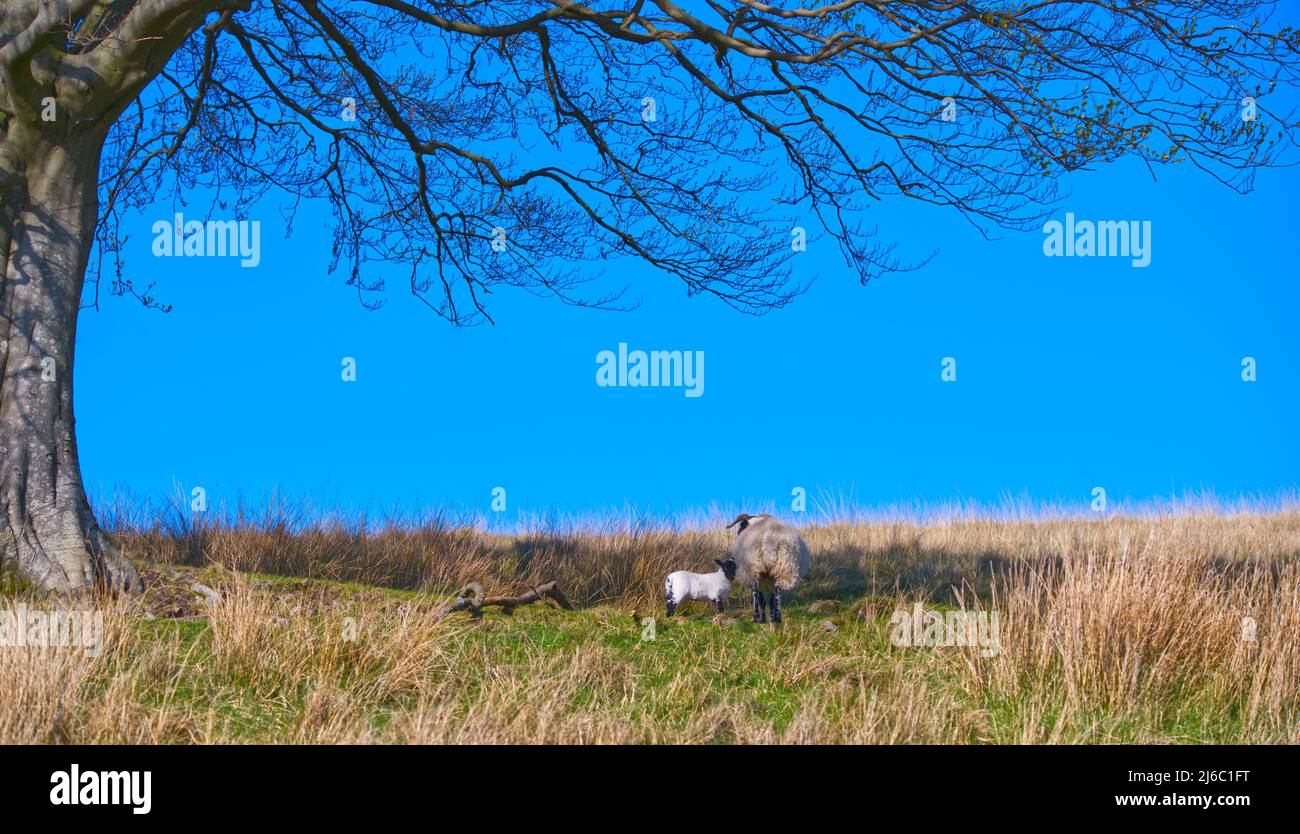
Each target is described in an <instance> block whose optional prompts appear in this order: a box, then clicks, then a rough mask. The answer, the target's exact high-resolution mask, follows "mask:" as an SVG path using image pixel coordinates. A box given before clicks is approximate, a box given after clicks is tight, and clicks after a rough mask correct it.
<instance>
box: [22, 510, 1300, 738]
mask: <svg viewBox="0 0 1300 834" xmlns="http://www.w3.org/2000/svg"><path fill="white" fill-rule="evenodd" d="M804 532H805V536H806V538H807V540H808V542H809V545H810V547H811V549H812V552H813V555H814V570H813V573H812V575H811V576H810V578H809V581H808V582H807V583H806V585H805V586H804V587H803V588H802V589H801V591H800V593H799V595H798V596H799V600H800V602H801V603H805V604H806V603H808V602H810V601H811V600H814V599H831V600H836V601H838V603H839V605H838V608H837V609H836V613H833V614H829V615H825V616H823V615H820V614H819V615H816V616H811V615H809V614H807V613H806V609H805V608H804V607H803V605H802V604H800V602H797V603H796V604H795V605H794V606H793V607H792V608H791V618H790V620H789V622H788V624H787V627H786V629H785V631H784V632H782V633H780V634H777V635H773V634H770V633H768V632H766V631H763V630H756V629H753V628H751V627H749V626H747V625H746V626H739V627H732V628H722V627H718V626H714V625H713V624H711V623H710V622H708V620H707V618H704V617H701V618H699V621H698V622H689V623H684V624H674V623H661V626H660V628H661V632H660V635H659V637H658V639H657V640H656V641H655V642H654V643H643V642H642V641H641V640H640V634H639V633H640V628H641V627H640V625H639V624H638V623H637V622H636V621H635V619H634V617H632V616H629V615H630V614H631V613H632V612H636V611H640V612H642V613H644V612H646V611H647V610H649V611H654V610H657V604H658V583H659V582H660V581H661V577H662V576H663V574H664V573H666V572H667V571H669V570H671V569H677V568H681V567H690V566H695V565H698V566H700V567H703V566H704V565H705V564H707V563H708V562H709V561H710V560H711V559H712V558H713V556H714V555H716V554H717V553H719V552H721V551H722V550H723V549H725V547H726V545H727V543H728V537H727V535H726V533H725V532H724V531H722V530H711V531H685V532H673V531H670V530H650V529H646V530H637V529H624V530H611V531H604V532H602V531H599V530H586V531H582V532H575V533H565V532H558V531H550V532H547V531H541V532H538V533H535V534H531V535H525V536H514V537H512V536H500V535H492V534H488V533H485V532H482V531H480V530H475V529H473V528H471V527H468V526H463V527H457V526H454V525H443V526H431V527H428V528H417V529H405V530H381V531H377V532H370V531H366V530H362V529H350V530H349V529H344V528H339V529H319V530H309V531H299V532H296V533H294V532H289V531H288V530H282V531H275V530H257V529H239V528H238V527H237V526H234V525H231V526H227V527H218V528H211V529H207V530H204V531H202V536H203V538H202V539H201V545H202V546H201V547H200V548H199V549H198V550H197V551H192V550H190V549H189V548H190V545H189V544H188V543H187V542H186V541H185V540H184V539H183V538H180V537H176V536H170V535H168V534H167V533H166V532H165V531H159V530H153V531H134V532H131V531H128V533H127V535H126V536H125V537H124V538H125V539H126V540H127V542H128V546H129V547H130V548H131V550H132V552H133V553H135V554H136V555H137V557H138V556H139V554H141V553H147V554H148V555H149V557H151V558H153V559H156V560H159V561H162V562H173V563H181V564H185V563H193V562H195V561H198V562H200V563H201V564H203V565H206V566H207V567H206V568H205V570H206V571H207V572H208V574H209V575H212V576H215V577H216V579H214V580H210V581H213V582H215V583H216V584H218V585H219V587H220V588H221V590H222V592H223V595H224V602H223V603H222V605H220V606H219V607H217V608H216V609H214V610H213V611H212V613H211V615H210V616H209V618H208V620H207V621H206V622H197V623H179V624H167V623H161V622H153V623H150V622H143V621H142V620H141V612H140V611H139V610H138V608H134V607H133V605H134V603H132V602H130V601H120V602H117V603H113V604H112V605H110V606H109V607H108V609H107V610H106V611H105V616H106V631H107V643H106V645H105V647H104V650H103V651H102V652H101V653H100V654H99V655H98V656H97V657H88V656H86V655H85V654H84V653H80V652H79V651H77V650H70V649H16V648H12V647H10V648H0V740H3V741H10V742H12V741H37V742H40V741H47V740H49V741H74V742H108V741H122V742H141V743H166V742H221V741H245V740H256V741H285V742H303V743H315V742H333V741H343V742H368V741H381V742H391V741H396V742H467V741H468V742H489V743H490V742H538V743H545V742H630V741H636V742H652V743H654V742H685V743H696V742H699V743H704V742H756V743H757V742H764V743H765V742H770V741H786V742H814V743H815V742H870V743H876V742H885V743H894V742H1025V743H1057V742H1112V741H1161V742H1178V741H1198V742H1199V741H1218V742H1264V743H1275V742H1290V743H1296V742H1300V514H1296V513H1277V514H1271V515H1264V516H1256V515H1249V514H1242V515H1236V516H1230V517H1223V516H1215V515H1179V516H1170V517H1160V518H1145V519H1142V518H1127V519H1126V518H1111V519H1106V520H1101V521H1084V520H1077V519H1064V520H1051V521H1043V522H1034V521H999V520H988V519H984V520H980V519H971V520H964V521H951V522H948V523H933V524H926V525H916V524H908V523H902V522H896V523H878V524H835V525H827V526H819V527H812V528H808V529H806V530H805V531H804ZM196 554H197V555H196ZM243 571H252V572H257V573H273V574H282V575H296V576H313V577H328V578H334V579H345V580H349V581H352V582H358V583H374V584H378V585H389V586H393V587H398V588H409V589H434V590H439V589H444V590H445V589H448V588H452V587H454V586H457V585H460V584H462V583H463V582H465V581H468V580H477V581H484V582H485V583H486V584H488V585H489V586H491V587H495V588H500V589H505V588H508V587H511V586H514V585H517V584H519V583H522V582H528V581H534V580H536V579H542V578H546V579H550V578H554V579H558V580H559V581H560V582H561V583H562V585H563V587H564V588H565V589H566V591H567V592H569V594H570V596H571V597H572V598H573V599H574V600H575V601H576V602H579V603H580V605H581V608H582V610H579V611H578V612H574V613H568V612H558V611H545V610H535V609H523V610H521V611H520V612H519V613H517V614H516V616H515V617H514V618H509V619H507V618H502V617H496V616H489V617H488V619H487V620H485V621H482V622H470V621H468V620H467V619H456V618H448V619H444V620H441V621H439V620H437V619H436V616H435V609H436V600H435V599H433V598H431V597H429V596H426V595H399V594H392V593H384V592H379V591H364V590H359V591H356V592H355V593H351V592H349V593H342V592H339V593H335V594H333V596H331V597H329V598H328V600H326V603H327V604H317V602H316V601H309V600H306V598H305V597H303V595H302V594H301V593H298V594H286V593H285V591H284V587H285V586H284V583H275V582H269V581H263V580H259V579H256V578H253V577H250V576H248V575H246V574H245V573H242V572H243ZM863 597H866V598H867V603H868V604H866V605H863V606H862V610H863V611H864V615H859V614H858V613H857V611H858V610H859V606H858V601H859V600H860V599H861V598H863ZM918 600H921V601H926V602H928V603H930V604H939V603H946V604H949V605H958V606H961V607H965V608H968V609H976V608H981V609H987V610H992V611H996V612H997V613H998V615H999V622H1000V626H1001V630H1000V651H999V652H998V653H997V654H996V655H994V656H992V657H986V656H983V655H982V654H981V652H980V650H979V648H978V647H944V648H918V647H902V646H895V645H892V644H891V642H890V640H889V635H890V631H891V626H890V623H889V622H888V618H889V614H890V612H891V611H892V610H893V609H895V608H905V607H908V606H910V605H911V604H912V603H913V602H915V601H918ZM15 604H16V603H15V602H14V601H12V600H4V601H0V605H7V606H10V608H12V606H13V605H15ZM734 604H735V605H737V606H738V607H741V606H742V603H734ZM647 605H653V606H655V608H649V609H647V607H646V606H647ZM737 613H741V612H737ZM864 617H865V618H864ZM824 618H829V619H831V620H832V621H833V622H834V624H835V625H836V626H837V629H836V630H835V631H827V630H825V629H823V627H822V625H821V620H822V619H824ZM1246 618H1250V620H1251V621H1253V623H1254V633H1253V634H1250V633H1249V629H1247V628H1245V627H1244V626H1243V622H1244V621H1245V619H1246ZM350 633H351V634H352V635H354V636H355V637H356V639H350V638H349V636H348V635H349V634H350ZM1252 637H1253V639H1250V638H1252Z"/></svg>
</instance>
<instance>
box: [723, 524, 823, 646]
mask: <svg viewBox="0 0 1300 834" xmlns="http://www.w3.org/2000/svg"><path fill="white" fill-rule="evenodd" d="M737 525H739V527H740V529H739V530H737V531H736V540H735V541H734V542H732V545H731V558H733V559H735V560H736V581H737V582H742V583H744V584H746V585H750V586H751V587H752V588H753V589H754V622H756V623H765V622H767V612H768V608H769V606H770V608H771V611H772V622H773V623H776V624H778V625H779V624H780V622H781V592H782V591H790V590H793V589H794V586H796V585H798V584H799V582H800V580H802V579H803V578H804V577H805V576H807V575H808V568H809V567H810V565H811V561H812V560H811V559H810V558H809V555H808V545H807V544H805V543H804V540H803V539H802V538H801V537H800V536H799V534H798V533H796V532H795V531H794V528H792V527H788V526H786V525H785V524H783V523H781V522H780V521H779V520H777V519H775V518H773V517H772V516H770V515H765V514H764V515H747V514H745V513H741V514H740V515H738V516H736V518H735V520H734V521H732V522H731V523H730V524H728V525H727V529H731V528H732V527H736V526H737Z"/></svg>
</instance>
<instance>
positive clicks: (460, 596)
mask: <svg viewBox="0 0 1300 834" xmlns="http://www.w3.org/2000/svg"><path fill="white" fill-rule="evenodd" d="M540 599H549V600H551V601H552V602H554V603H555V604H556V605H558V606H560V607H561V608H563V609H564V610H566V611H572V610H573V604H572V603H570V602H569V599H568V597H566V596H565V595H564V592H563V591H561V590H560V588H559V585H558V584H557V583H555V582H544V583H542V584H541V585H537V586H536V587H534V588H532V590H529V591H526V592H524V593H522V594H520V595H519V596H517V597H484V596H483V586H482V585H480V584H478V583H477V582H471V583H470V584H468V585H466V586H465V587H464V588H461V589H460V590H459V591H457V592H456V601H455V602H452V603H449V604H448V605H446V606H445V607H444V608H443V609H442V610H441V611H439V612H438V616H437V619H439V620H441V619H442V618H443V617H445V616H447V615H448V614H454V613H455V612H457V611H468V612H469V615H470V617H472V618H473V619H475V620H477V619H479V618H481V617H482V616H483V609H484V608H487V607H488V606H495V607H497V608H500V609H501V611H502V613H504V614H505V615H506V616H507V617H508V616H510V615H512V614H514V612H515V609H516V608H518V607H519V606H521V605H530V604H531V603H534V602H537V601H538V600H540Z"/></svg>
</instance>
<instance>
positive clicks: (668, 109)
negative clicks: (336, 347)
mask: <svg viewBox="0 0 1300 834" xmlns="http://www.w3.org/2000/svg"><path fill="white" fill-rule="evenodd" d="M616 5H617V6H619V7H618V8H614V6H616ZM686 5H687V6H690V7H691V8H689V9H688V8H686V7H685V6H681V5H677V4H675V3H673V2H669V0H651V2H646V0H627V2H626V3H622V4H612V3H600V4H592V5H583V4H582V3H577V2H567V0H550V2H512V1H511V0H490V2H489V0H460V1H459V2H435V1H434V0H349V1H347V2H345V0H5V2H4V3H3V5H0V270H2V272H3V299H4V301H3V322H2V323H0V326H2V327H3V329H4V334H3V340H4V341H3V355H2V361H3V387H2V388H0V445H2V446H3V448H2V449H0V451H2V452H3V459H4V471H3V475H0V501H2V502H3V513H2V520H0V561H3V563H4V565H5V567H6V568H7V569H15V568H16V569H17V571H18V572H20V573H21V574H22V575H23V576H25V577H27V578H28V579H29V580H31V581H32V582H34V583H36V584H38V585H40V586H43V587H46V588H49V589H53V590H58V591H65V592H79V591H83V590H85V589H88V588H92V587H95V586H96V585H99V586H107V587H112V588H116V589H126V590H134V589H136V588H138V587H139V579H138V577H137V574H136V572H135V570H134V569H133V568H132V566H131V565H130V563H129V561H128V560H127V559H125V558H124V557H123V555H122V554H121V553H120V552H119V551H118V550H117V548H116V547H114V545H113V544H112V542H111V541H110V540H109V539H108V537H107V536H105V535H104V534H103V533H102V532H101V531H100V530H99V527H98V525H97V523H96V521H95V518H94V514H93V512H92V511H91V508H90V506H89V503H88V502H87V499H86V496H85V491H84V488H83V485H82V477H81V472H80V469H79V466H78V463H77V448H76V440H75V436H74V432H73V409H72V405H73V399H72V361H73V346H74V341H75V330H76V322H77V316H78V313H79V311H80V310H81V309H82V308H83V307H85V306H94V305H96V304H98V303H99V301H100V298H101V292H100V290H101V284H102V283H103V279H104V278H107V281H108V282H107V285H106V286H105V289H106V291H107V292H106V294H116V295H130V296H134V297H136V298H138V299H139V300H140V301H142V302H143V303H145V304H149V305H157V304H158V302H157V301H156V300H155V299H154V298H153V297H152V293H151V291H150V288H149V286H148V285H145V286H143V287H141V286H137V284H136V282H135V281H133V280H132V277H131V276H129V275H127V274H126V273H125V271H124V269H123V264H122V261H121V260H120V258H119V257H118V253H119V252H120V250H121V246H122V243H123V240H122V232H121V226H120V222H121V219H122V218H123V217H124V216H126V215H129V214H130V213H132V212H135V211H139V210H142V209H147V208H151V207H154V206H157V205H158V204H159V202H165V201H168V200H170V201H172V202H174V203H175V204H177V205H184V204H186V195H189V194H194V193H202V194H208V195H215V198H214V199H213V201H212V205H211V207H209V208H208V209H207V211H208V212H209V216H211V212H213V211H214V210H216V209H220V210H221V211H222V212H224V213H225V215H226V216H230V215H231V214H234V215H236V216H245V215H246V214H247V212H248V211H249V209H250V207H252V206H253V205H254V204H255V203H256V202H257V201H258V200H260V199H262V198H263V197H265V196H266V195H268V194H272V193H274V194H278V195H280V197H281V205H282V207H283V208H282V210H283V211H284V213H285V216H286V218H287V220H288V222H290V223H292V220H293V217H294V212H295V210H296V208H297V206H298V205H300V204H301V203H303V202H304V201H309V200H315V201H323V202H325V203H327V204H328V205H329V206H330V208H331V211H332V218H333V224H332V243H333V266H334V267H335V268H342V269H344V270H346V275H347V281H348V282H349V284H351V285H352V286H354V287H355V288H356V291H357V293H358V295H359V296H360V297H361V299H362V302H363V303H365V304H368V305H372V306H377V305H378V304H379V303H381V296H380V295H379V293H380V291H381V290H383V289H384V286H385V283H386V281H388V280H390V279H391V278H392V277H393V276H397V277H398V278H399V279H400V280H402V281H403V282H406V281H409V285H410V290H411V292H413V293H414V294H415V295H416V296H418V297H419V298H421V299H423V300H424V301H425V302H426V303H428V304H429V306H430V307H431V308H432V309H433V310H434V311H436V312H437V313H438V314H439V315H442V316H444V317H445V318H447V319H448V320H450V321H451V322H453V323H456V324H473V323H475V322H478V321H484V320H487V321H490V318H489V315H490V314H489V311H488V305H487V301H488V297H489V296H490V295H491V294H492V293H494V292H496V291H498V290H499V289H501V288H503V287H515V288H521V289H524V290H527V291H530V292H535V293H541V294H547V295H552V296H555V297H557V298H559V299H561V300H562V301H565V302H567V303H574V304H591V305H599V306H618V305H619V304H620V303H621V300H620V299H621V297H622V290H621V289H617V288H616V289H612V290H611V289H609V288H607V287H605V286H603V285H597V286H598V288H595V289H593V288H591V287H589V286H584V283H585V282H586V281H587V280H588V279H590V278H591V277H593V276H594V275H595V274H596V271H594V270H593V269H592V264H593V262H599V261H603V260H606V259H611V258H621V257H633V258H638V259H641V260H643V261H645V262H648V263H650V264H653V265H654V266H655V267H657V268H658V269H659V270H661V271H662V272H663V273H666V274H667V275H671V276H674V277H675V278H677V279H680V280H681V281H682V282H683V283H684V285H685V288H686V290H687V292H688V293H691V294H697V293H707V294H710V295H713V296H715V297H716V298H717V299H720V300H721V301H723V302H724V303H726V304H729V305H731V306H733V307H736V308H738V309H740V310H743V311H748V312H758V311H762V310H764V309H767V308H770V307H773V306H779V305H781V304H784V303H786V302H787V301H788V300H789V299H790V298H791V297H792V296H794V295H795V294H797V293H798V292H799V290H800V289H801V288H802V287H801V285H799V284H798V283H797V282H795V281H792V280H791V277H790V261H789V258H790V255H791V246H790V235H791V230H792V227H793V226H794V225H795V224H796V223H800V224H804V225H807V226H809V227H811V229H812V230H813V232H814V233H815V234H821V235H825V236H828V237H829V238H830V239H832V240H833V241H834V242H835V243H836V244H837V246H838V249H839V251H840V252H841V253H842V254H843V257H844V258H845V260H846V262H847V263H848V264H849V265H850V266H851V267H852V268H853V269H854V270H855V271H856V273H857V274H858V275H859V276H860V278H861V280H862V281H864V282H865V281H867V280H869V279H871V278H872V277H874V276H877V275H879V274H882V273H885V272H888V271H891V270H896V269H901V268H905V267H907V266H916V265H917V264H918V263H919V262H922V261H923V260H924V255H923V254H922V255H920V257H918V258H913V259H911V260H910V261H903V260H899V259H896V257H895V255H894V253H893V246H892V244H891V243H890V242H888V241H881V240H879V239H878V238H877V236H876V235H875V234H874V233H873V231H872V230H871V229H870V228H869V227H867V226H864V225H863V224H864V222H865V220H866V215H867V212H868V211H869V209H870V208H871V207H872V206H874V205H876V204H882V205H883V204H884V203H885V201H886V199H887V198H910V199H913V200H920V201H924V202H927V203H933V204H937V205H941V206H948V207H951V208H952V209H955V210H956V211H958V212H961V213H962V214H963V215H964V216H965V217H966V218H968V219H969V220H970V222H971V223H973V224H974V225H976V226H977V227H978V228H980V229H992V228H996V227H1000V228H1013V229H1014V228H1026V227H1028V226H1030V225H1033V224H1035V223H1038V222H1041V219H1042V217H1043V214H1044V212H1045V211H1046V210H1048V209H1050V208H1051V206H1052V201H1053V199H1054V198H1055V197H1056V193H1055V190H1054V189H1055V184H1056V181H1057V179H1058V176H1059V175H1060V174H1061V173H1062V172H1066V171H1071V170H1075V169H1080V168H1086V167H1089V166H1093V165H1095V164H1098V163H1103V162H1108V161H1111V160H1115V159H1118V158H1121V157H1135V158H1138V159H1141V160H1144V161H1145V162H1146V163H1147V164H1148V165H1149V166H1151V168H1152V169H1153V170H1154V169H1155V167H1156V166H1162V165H1167V164H1175V163H1178V164H1184V165H1187V164H1190V165H1195V166H1197V167H1199V168H1202V169H1204V170H1205V171H1207V172H1208V173H1210V174H1211V175H1212V176H1214V177H1216V178H1218V179H1220V180H1221V181H1223V182H1224V183H1225V184H1227V185H1229V186H1231V187H1233V188H1235V189H1238V190H1245V189H1248V188H1249V187H1250V185H1251V177H1252V173H1253V172H1254V171H1255V170H1256V169H1257V168H1259V167H1260V166H1263V165H1269V164H1277V163H1278V162H1279V161H1285V158H1284V157H1280V156H1279V152H1280V151H1282V150H1283V149H1285V148H1288V147H1289V146H1290V139H1291V131H1292V124H1291V121H1290V116H1289V114H1285V113H1277V112H1272V111H1271V110H1270V109H1269V107H1267V106H1266V105H1267V104H1268V102H1269V101H1270V99H1269V98H1268V96H1269V95H1270V94H1272V93H1273V92H1274V91H1275V88H1276V87H1277V86H1278V85H1279V84H1289V83H1291V82H1292V81H1294V72H1295V68H1296V51H1297V45H1298V40H1297V35H1296V33H1295V32H1294V31H1291V30H1290V29H1286V28H1277V27H1275V26H1274V25H1273V24H1272V23H1271V22H1270V14H1271V13H1272V11H1273V9H1272V5H1273V4H1272V3H1271V2H1266V1H1265V0H1218V1H1217V2H1215V1H1213V0H1088V1H1087V2H1085V1H1084V0H1014V1H1013V0H1005V1H1004V0H983V2H962V0H840V2H827V3H826V4H824V5H819V6H814V7H812V8H799V7H797V6H796V4H795V3H794V2H789V3H780V4H779V3H765V2H760V0H739V2H721V0H712V1H711V2H700V3H689V4H686ZM1245 108H1249V109H1250V112H1249V114H1248V115H1246V116H1243V113H1244V112H1245ZM1251 115H1257V117H1256V118H1251V117H1250V116H1251Z"/></svg>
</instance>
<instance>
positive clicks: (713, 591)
mask: <svg viewBox="0 0 1300 834" xmlns="http://www.w3.org/2000/svg"><path fill="white" fill-rule="evenodd" d="M713 561H714V562H715V563H716V564H717V566H718V569H717V570H715V571H714V572H713V573H691V572H690V571H688V570H679V571H674V572H673V573H670V574H668V578H667V579H665V580H664V599H665V600H666V601H667V603H668V616H669V617H671V616H672V615H673V612H674V611H676V610H677V606H678V605H680V604H681V602H682V600H684V599H707V600H712V601H713V602H715V603H717V606H718V612H719V613H721V612H722V610H723V609H724V608H726V607H727V596H728V595H729V594H730V593H731V581H732V580H733V579H735V578H736V560H735V559H732V558H730V557H728V558H727V559H726V560H721V559H714V560H713Z"/></svg>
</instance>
